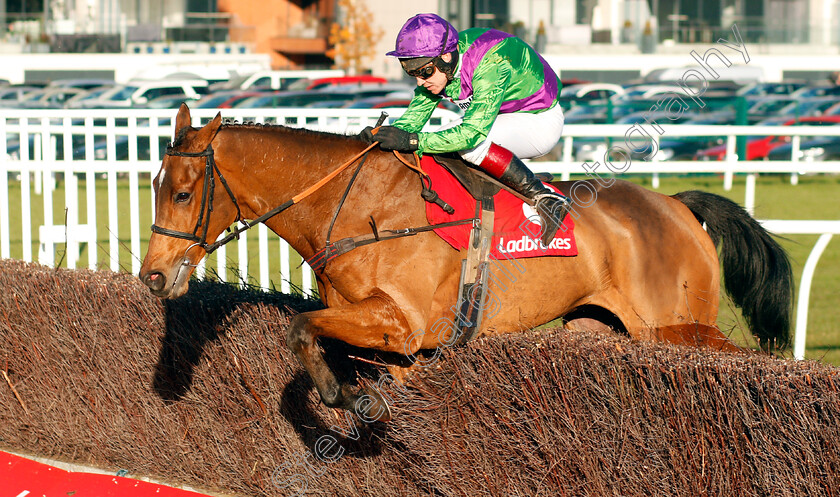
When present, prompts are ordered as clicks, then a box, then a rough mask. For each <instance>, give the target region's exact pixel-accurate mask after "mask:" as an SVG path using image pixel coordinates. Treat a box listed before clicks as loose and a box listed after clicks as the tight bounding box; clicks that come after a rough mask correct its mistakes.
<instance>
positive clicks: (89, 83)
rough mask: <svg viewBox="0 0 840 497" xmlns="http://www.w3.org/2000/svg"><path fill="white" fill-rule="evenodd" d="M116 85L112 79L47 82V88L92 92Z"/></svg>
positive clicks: (77, 79)
mask: <svg viewBox="0 0 840 497" xmlns="http://www.w3.org/2000/svg"><path fill="white" fill-rule="evenodd" d="M116 84H117V83H116V82H115V81H114V80H113V79H103V78H74V79H55V80H53V81H50V82H49V84H48V85H47V88H78V89H80V90H92V89H94V88H101V87H103V86H116Z"/></svg>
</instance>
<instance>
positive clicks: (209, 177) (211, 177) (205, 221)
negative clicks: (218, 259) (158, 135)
mask: <svg viewBox="0 0 840 497" xmlns="http://www.w3.org/2000/svg"><path fill="white" fill-rule="evenodd" d="M383 119H384V118H380V122H378V123H377V126H378V125H380V124H381V121H382V120H383ZM378 144H379V142H374V143H371V144H370V145H368V146H367V147H366V148H365V149H364V150H362V151H361V152H359V153H358V154H356V155H355V156H354V157H352V158H350V159H349V160H348V161H347V162H345V163H344V164H342V165H341V166H339V167H338V168H336V169H335V170H333V171H332V172H331V173H329V174H327V175H326V176H324V177H323V178H321V180H319V181H318V182H317V183H315V184H314V185H312V186H310V187H309V188H307V189H306V190H304V191H303V192H301V193H299V194H297V195H295V196H294V197H292V198H291V199H289V200H287V201H285V202H283V203H282V204H280V205H278V206H277V207H275V208H274V209H271V210H270V211H268V212H266V213H265V214H263V215H262V216H259V217H258V218H256V219H254V220H253V221H250V222H249V221H247V220H245V219H243V218H242V211H241V210H240V209H239V204H238V203H237V202H236V196H235V195H234V194H233V191H232V190H231V189H230V187H229V186H228V184H227V181H226V180H225V177H224V176H223V175H222V172H221V171H220V170H219V167H218V166H217V165H216V161H215V160H214V156H213V147H212V144H208V145H207V148H206V149H204V150H203V151H201V152H180V151H177V150H173V147H172V146H168V147H166V152H165V153H164V155H170V156H173V157H204V158H205V159H204V160H205V166H204V191H203V192H202V193H201V209H200V212H199V215H198V220H197V221H196V223H195V228H193V230H192V233H190V232H187V231H178V230H173V229H169V228H163V227H161V226H158V225H156V224H152V232H154V233H157V234H159V235H164V236H169V237H172V238H180V239H183V240H190V241H192V242H194V243H193V244H192V245H190V246H189V247H187V249H186V250H185V251H184V259H183V265H185V266H192V264H190V263H189V259H188V258H187V257H186V254H187V253H188V252H189V251H190V250H191V249H192V248H193V247H201V248H203V249H204V251H205V252H206V253H207V254H210V253H212V252H213V251H214V250H216V249H217V248H219V247H221V246H222V245H225V244H226V243H228V242H230V241H231V240H234V239H239V235H240V234H242V232H244V231H246V230H248V229H250V228H252V227H254V226H256V225H258V224H260V223H262V222H263V221H266V220H267V219H269V218H272V217H274V216H276V215H277V214H280V213H281V212H283V211H284V210H286V209H288V208H289V207H291V206H293V205H295V204H296V203H298V202H300V201H301V200H303V199H304V198H306V197H308V196H309V195H311V194H312V193H314V192H315V191H316V190H318V189H319V188H321V187H322V186H324V185H325V184H326V183H327V182H329V181H330V180H332V179H333V178H335V177H336V176H337V175H338V174H339V173H341V172H342V171H344V170H345V169H347V167H348V166H350V165H351V164H353V163H354V162H356V161H357V160H359V158H361V157H363V156H365V154H367V152H368V151H369V150H370V149H372V148H373V147H375V146H377V145H378ZM217 174H218V175H219V181H220V182H221V183H222V186H224V187H225V191H227V194H228V196H229V197H230V199H231V201H233V205H234V206H236V219H235V220H234V222H239V223H242V226H236V227H235V228H233V229H230V228H228V232H229V233H228V234H227V235H225V237H224V238H221V239H219V240H217V241H215V242H213V243H207V232H208V230H209V229H210V213H211V212H213V198H214V192H215V189H216V180H215V176H216V175H217ZM199 230H200V231H201V235H199Z"/></svg>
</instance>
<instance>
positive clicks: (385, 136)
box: [362, 126, 419, 152]
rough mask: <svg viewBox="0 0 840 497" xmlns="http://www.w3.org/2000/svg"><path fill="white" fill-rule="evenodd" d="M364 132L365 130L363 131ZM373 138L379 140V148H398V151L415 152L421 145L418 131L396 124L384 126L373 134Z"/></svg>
mask: <svg viewBox="0 0 840 497" xmlns="http://www.w3.org/2000/svg"><path fill="white" fill-rule="evenodd" d="M362 133H364V131H362ZM373 139H374V140H375V141H378V142H379V148H382V149H384V150H396V151H398V152H414V151H415V150H417V147H418V146H419V142H418V139H417V133H409V132H408V131H403V130H401V129H400V128H397V127H395V126H382V127H380V128H379V131H377V132H376V134H375V135H373Z"/></svg>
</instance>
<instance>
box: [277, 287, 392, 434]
mask: <svg viewBox="0 0 840 497" xmlns="http://www.w3.org/2000/svg"><path fill="white" fill-rule="evenodd" d="M402 316H403V315H402V313H401V312H400V311H399V309H397V306H396V304H395V303H394V302H393V300H391V299H390V298H388V297H387V296H384V295H374V296H371V297H368V298H366V299H364V300H361V301H359V302H357V303H355V304H350V305H345V306H340V307H333V308H327V309H322V310H318V311H312V312H306V313H303V314H298V315H297V316H295V317H294V318H293V319H292V321H291V323H290V325H289V328H288V331H287V334H286V342H287V344H288V346H289V348H290V349H291V350H292V352H293V353H294V354H295V356H296V357H297V359H298V361H300V363H301V365H302V366H303V367H304V368H305V369H306V371H307V372H308V373H309V376H310V377H311V378H312V381H313V382H314V383H315V387H316V388H317V390H318V393H319V394H320V396H321V401H322V402H323V403H324V404H325V405H327V406H328V407H335V408H339V409H345V410H348V411H354V412H356V414H357V415H359V417H361V418H362V419H363V420H365V421H373V420H378V421H389V420H390V419H391V412H390V408H389V407H388V403H387V402H386V400H385V397H384V396H383V394H382V392H380V391H379V390H377V389H376V388H372V387H368V388H363V389H359V388H356V387H353V386H352V385H349V384H346V383H345V384H342V383H341V382H340V381H339V380H338V378H337V377H336V375H335V373H333V371H332V370H331V369H330V367H329V365H328V364H327V362H326V361H325V360H324V356H323V354H322V352H321V350H320V347H319V346H318V343H317V341H318V338H319V337H330V338H334V339H337V340H341V341H343V342H345V343H347V344H350V345H354V346H357V347H364V348H372V349H379V350H384V351H390V352H399V351H400V350H398V347H399V346H401V344H403V343H404V341H405V338H406V337H408V336H409V334H408V333H407V330H408V329H409V327H408V323H407V322H406V321H405V319H404V318H403V319H401V318H402Z"/></svg>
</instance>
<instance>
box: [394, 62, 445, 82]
mask: <svg viewBox="0 0 840 497" xmlns="http://www.w3.org/2000/svg"><path fill="white" fill-rule="evenodd" d="M424 58H425V57H424ZM436 58H437V57H435V58H433V59H431V60H429V62H427V63H425V64H423V65H422V66H420V67H416V68H410V66H411V65H416V63H415V64H411V63H410V61H409V60H400V64H401V65H402V67H403V70H404V71H405V73H406V74H408V75H409V76H411V77H412V78H420V79H429V78H431V77H432V76H433V75H434V74H435V71H436V70H437V67H435V59H436Z"/></svg>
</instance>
